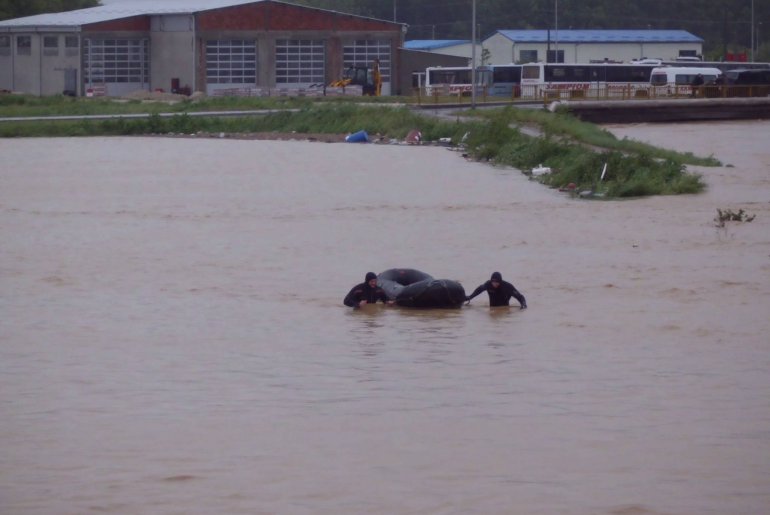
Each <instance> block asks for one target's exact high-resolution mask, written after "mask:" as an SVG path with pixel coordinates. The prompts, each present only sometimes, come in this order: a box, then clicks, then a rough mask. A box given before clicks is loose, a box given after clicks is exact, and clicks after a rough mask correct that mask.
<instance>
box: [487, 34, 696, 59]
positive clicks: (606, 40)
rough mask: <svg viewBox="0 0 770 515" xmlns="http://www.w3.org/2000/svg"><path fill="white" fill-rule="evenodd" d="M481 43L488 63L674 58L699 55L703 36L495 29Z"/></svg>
mask: <svg viewBox="0 0 770 515" xmlns="http://www.w3.org/2000/svg"><path fill="white" fill-rule="evenodd" d="M483 47H484V49H486V50H488V52H489V60H488V62H487V64H508V63H536V62H559V63H589V62H596V61H605V60H606V61H619V62H630V61H632V60H635V59H644V58H648V59H662V60H664V61H674V60H676V59H677V58H681V57H693V58H695V57H700V56H701V55H702V53H703V39H701V38H699V37H697V36H694V35H692V34H690V33H689V32H687V31H684V30H558V31H556V30H551V31H548V30H498V31H496V32H495V33H494V34H492V35H491V36H489V37H487V38H486V39H484V42H483Z"/></svg>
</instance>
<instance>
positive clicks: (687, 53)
mask: <svg viewBox="0 0 770 515" xmlns="http://www.w3.org/2000/svg"><path fill="white" fill-rule="evenodd" d="M679 57H698V51H697V50H680V51H679Z"/></svg>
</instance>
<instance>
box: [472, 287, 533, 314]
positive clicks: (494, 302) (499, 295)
mask: <svg viewBox="0 0 770 515" xmlns="http://www.w3.org/2000/svg"><path fill="white" fill-rule="evenodd" d="M483 291H486V292H487V293H488V294H489V305H490V306H508V305H510V304H509V301H510V300H511V297H515V298H516V300H518V301H519V304H521V308H522V309H524V308H526V307H527V300H526V299H525V298H524V295H522V294H521V293H519V290H517V289H516V288H515V287H514V286H513V285H512V284H511V283H509V282H507V281H500V286H498V287H497V288H495V287H493V286H492V281H487V282H485V283H484V284H482V285H481V286H479V287H478V288H476V289H475V290H473V293H471V294H470V296H468V300H471V299H472V298H473V297H475V296H476V295H479V294H480V293H481V292H483Z"/></svg>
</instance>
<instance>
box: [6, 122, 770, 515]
mask: <svg viewBox="0 0 770 515" xmlns="http://www.w3.org/2000/svg"><path fill="white" fill-rule="evenodd" d="M610 129H611V130H612V131H613V132H614V133H616V134H618V135H620V136H628V137H630V138H637V139H640V140H644V141H650V142H653V143H656V144H660V145H663V146H667V147H669V148H675V149H679V150H686V151H692V152H695V153H698V154H706V155H708V154H713V155H714V156H715V157H717V158H718V159H720V160H721V161H722V162H723V163H725V164H729V165H731V166H724V167H718V168H696V169H695V170H696V171H698V172H700V173H702V174H703V175H704V178H705V180H706V182H707V183H708V186H709V187H708V190H707V191H706V192H705V193H703V194H701V195H694V196H679V197H657V198H649V199H641V200H625V201H584V200H576V199H571V198H569V197H566V196H565V195H564V194H562V193H559V192H557V191H554V190H549V189H547V188H545V187H543V186H541V185H539V184H537V183H536V182H533V181H530V180H528V179H527V178H526V177H525V176H524V175H522V174H520V173H519V172H518V171H516V170H511V169H501V168H492V167H490V166H487V165H484V164H479V163H472V162H467V161H465V160H463V159H462V158H461V157H459V156H458V155H457V153H455V152H450V151H447V150H446V149H443V148H438V147H427V148H426V147H416V146H397V145H353V144H346V143H305V142H294V141H248V140H230V139H221V140H220V139H172V138H76V139H75V138H73V139H69V138H62V139H4V140H0V212H1V213H2V215H1V216H0V242H1V243H0V340H1V341H0V446H1V447H0V512H2V513H3V514H4V515H50V514H54V513H55V514H73V515H74V514H78V515H82V514H88V513H100V514H104V513H107V514H121V515H122V514H126V515H129V514H130V515H157V514H169V515H170V514H182V513H183V514H186V515H197V514H200V515H210V514H213V513H227V514H230V515H233V514H244V515H246V514H248V515H254V514H291V515H303V514H308V515H310V514H313V515H315V514H335V515H360V514H362V513H367V514H382V515H393V514H420V515H426V514H462V515H466V514H483V515H490V514H501V515H502V514H512V513H514V514H517V515H553V514H557V513H558V514H560V515H597V514H598V515H603V514H607V515H663V514H665V515H706V514H714V515H726V514H730V515H756V514H760V513H766V512H767V510H768V508H769V507H770V374H769V373H768V372H769V369H770V352H769V351H770V337H768V335H769V334H770V171H769V170H770V145H769V144H770V139H768V136H767V135H768V134H770V122H767V121H764V122H723V123H711V124H678V125H635V126H613V127H611V128H610ZM718 208H719V209H732V210H738V209H745V210H746V211H747V212H748V213H750V214H754V215H756V218H755V220H754V221H753V222H750V223H733V224H728V226H727V227H725V228H717V227H716V226H715V223H714V221H713V219H714V217H715V215H716V209H718ZM391 267H414V268H419V269H421V270H424V271H426V272H429V273H431V274H433V275H434V276H436V277H439V278H449V279H455V280H458V281H460V282H461V283H462V284H463V285H464V286H465V288H466V290H468V291H470V290H472V289H473V288H475V287H476V286H477V285H479V284H480V283H482V282H483V281H484V280H486V279H487V278H488V277H489V275H490V273H491V272H492V271H495V270H498V271H500V272H502V274H503V277H504V278H505V279H507V280H509V281H511V282H513V283H514V284H515V285H516V286H517V287H518V288H519V290H521V291H522V293H524V295H525V296H526V297H527V301H528V304H529V309H527V310H525V311H519V310H518V309H514V308H511V309H490V308H489V307H488V305H487V300H486V298H485V297H484V296H480V297H478V298H476V299H474V301H473V302H472V304H471V305H470V306H465V307H463V308H462V309H459V310H451V311H433V310H428V311H410V310H407V309H401V308H384V307H382V308H375V309H371V308H369V309H366V310H360V311H353V310H351V309H348V308H345V307H343V306H342V298H343V296H344V295H345V293H347V291H348V289H349V288H350V287H351V286H352V285H353V284H355V283H357V282H360V281H362V280H363V277H364V274H365V273H366V272H367V271H369V270H372V271H375V272H380V271H383V270H385V269H387V268H391Z"/></svg>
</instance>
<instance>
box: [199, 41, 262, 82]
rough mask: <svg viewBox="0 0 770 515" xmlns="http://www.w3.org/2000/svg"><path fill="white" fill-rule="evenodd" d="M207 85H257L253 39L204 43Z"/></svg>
mask: <svg viewBox="0 0 770 515" xmlns="http://www.w3.org/2000/svg"><path fill="white" fill-rule="evenodd" d="M206 82H207V83H208V84H234V85H242V84H246V85H252V86H254V85H256V84H257V42H256V40H253V39H209V40H207V41H206Z"/></svg>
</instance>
